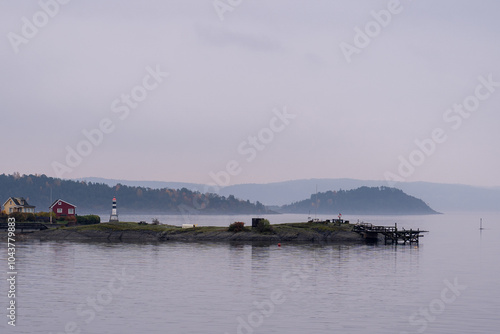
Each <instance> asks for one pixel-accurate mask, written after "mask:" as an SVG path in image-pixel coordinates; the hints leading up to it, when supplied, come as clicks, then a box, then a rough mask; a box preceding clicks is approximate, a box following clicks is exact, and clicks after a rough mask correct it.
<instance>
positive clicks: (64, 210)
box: [49, 199, 76, 217]
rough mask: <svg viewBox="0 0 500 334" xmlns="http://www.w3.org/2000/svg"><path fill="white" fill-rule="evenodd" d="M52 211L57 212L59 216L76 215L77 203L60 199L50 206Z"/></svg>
mask: <svg viewBox="0 0 500 334" xmlns="http://www.w3.org/2000/svg"><path fill="white" fill-rule="evenodd" d="M49 209H50V212H53V213H55V214H56V216H57V217H61V216H66V217H68V216H69V217H71V216H73V217H74V216H75V215H76V205H73V204H71V203H68V202H66V201H63V200H62V199H58V200H57V201H55V202H54V203H52V205H51V206H50V207H49Z"/></svg>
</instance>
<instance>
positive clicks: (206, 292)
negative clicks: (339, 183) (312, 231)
mask: <svg viewBox="0 0 500 334" xmlns="http://www.w3.org/2000/svg"><path fill="white" fill-rule="evenodd" d="M205 218H206V221H207V222H210V223H207V224H206V225H215V224H213V221H212V220H213V219H215V218H214V217H205ZM240 218H242V217H237V218H235V217H231V216H224V217H222V218H221V217H219V219H223V220H224V221H225V220H232V221H234V220H239V219H240ZM268 218H270V220H271V221H272V222H274V223H278V222H283V221H287V220H288V221H297V220H303V218H304V217H302V216H292V215H287V216H270V217H268ZM345 218H347V219H350V220H351V222H352V221H356V220H357V219H360V220H364V221H368V222H372V223H374V224H380V225H392V224H394V223H395V222H397V223H398V227H400V228H401V227H406V228H410V227H412V228H420V229H424V230H428V231H429V233H427V234H426V235H425V237H424V238H423V239H421V242H420V245H419V246H416V245H411V246H410V245H406V246H403V245H399V246H390V245H387V246H385V245H383V244H378V245H365V244H334V245H332V244H329V245H317V244H316V245H314V244H304V245H297V244H287V243H283V244H282V245H281V247H278V246H277V245H276V244H272V245H262V244H260V245H259V244H253V245H252V244H235V243H225V242H221V243H208V242H204V243H181V242H175V243H169V242H165V243H103V242H60V241H59V242H54V241H45V242H39V241H27V242H24V243H21V242H18V243H17V245H16V246H17V249H16V256H17V262H18V267H19V270H18V282H17V290H18V294H17V301H18V318H17V324H16V327H15V328H13V327H11V326H9V325H7V318H6V317H5V315H6V314H7V311H6V305H7V298H6V293H7V290H8V289H7V284H6V283H5V282H6V280H5V279H4V280H2V284H1V285H0V289H1V295H2V300H3V302H2V305H4V307H3V310H4V311H3V313H4V314H5V315H3V317H2V318H3V319H4V320H2V322H1V323H0V331H1V333H54V334H55V333H134V334H135V333H175V334H181V333H222V334H223V333H311V334H312V333H422V332H425V333H498V331H499V328H500V287H499V286H498V283H499V277H500V266H499V265H498V264H499V259H498V258H499V256H500V240H499V236H500V234H499V231H500V214H498V213H496V214H486V213H481V214H479V213H477V214H443V215H431V216H373V217H368V216H363V217H361V216H359V217H358V216H352V217H345ZM480 218H482V219H483V227H484V228H485V229H484V230H483V231H480V230H479V219H480ZM178 219H181V220H182V218H181V217H179V218H178ZM196 219H198V220H199V221H197V223H200V224H201V223H203V217H197V218H196ZM160 220H175V218H173V217H161V218H160ZM247 222H248V220H247ZM169 223H172V221H169ZM177 223H178V224H180V223H182V221H179V222H177ZM223 225H227V224H226V223H225V222H224V224H223ZM6 253H7V252H6V247H2V252H1V255H2V260H1V261H2V262H3V263H4V265H3V266H2V267H4V268H6V263H7V259H6V258H7V256H6ZM4 271H5V272H6V270H4Z"/></svg>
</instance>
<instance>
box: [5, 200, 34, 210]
mask: <svg viewBox="0 0 500 334" xmlns="http://www.w3.org/2000/svg"><path fill="white" fill-rule="evenodd" d="M3 208H4V209H3V212H5V213H7V214H9V213H13V212H25V213H35V207H34V206H33V205H29V204H28V202H26V200H25V199H24V198H23V197H10V198H9V199H8V200H7V201H5V203H4V204H3Z"/></svg>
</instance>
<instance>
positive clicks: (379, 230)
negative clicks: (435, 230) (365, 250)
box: [352, 223, 428, 245]
mask: <svg viewBox="0 0 500 334" xmlns="http://www.w3.org/2000/svg"><path fill="white" fill-rule="evenodd" d="M352 230H353V231H354V232H357V233H359V234H361V235H362V236H363V237H364V238H365V239H366V240H367V241H370V240H372V241H377V240H378V237H379V234H381V235H383V236H384V244H386V245H387V244H396V245H397V244H398V243H403V244H407V243H408V244H418V241H419V239H420V238H422V237H423V235H422V234H421V233H425V232H428V231H422V230H420V229H417V230H413V229H410V230H406V229H404V228H403V229H401V230H398V225H397V224H394V226H377V225H372V224H370V223H358V224H356V225H354V227H353V229H352Z"/></svg>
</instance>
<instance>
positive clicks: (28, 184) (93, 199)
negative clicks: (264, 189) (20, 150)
mask: <svg viewBox="0 0 500 334" xmlns="http://www.w3.org/2000/svg"><path fill="white" fill-rule="evenodd" d="M51 190H52V200H54V201H55V200H56V199H58V198H61V199H64V200H65V201H68V202H70V203H72V204H74V205H76V206H77V212H78V213H80V214H87V213H99V212H106V211H111V203H112V199H113V197H114V196H116V197H117V200H118V210H119V213H120V212H121V213H139V212H148V213H152V214H156V213H170V214H184V213H189V214H264V213H269V210H267V209H266V208H265V207H264V205H262V204H261V203H259V202H256V203H251V202H250V201H248V200H241V199H237V198H236V197H234V196H232V195H230V196H228V197H225V196H222V195H217V194H201V193H200V192H196V191H192V190H189V189H187V188H182V189H170V188H163V189H152V188H146V187H139V186H127V185H122V184H117V185H115V186H113V187H110V186H109V185H107V184H104V183H94V182H86V181H72V180H61V179H56V178H51V177H47V176H45V175H19V174H14V175H5V174H2V175H0V202H1V204H3V203H4V201H6V200H7V199H8V198H9V197H11V196H12V197H24V198H26V200H27V201H28V203H29V204H31V205H35V206H36V211H37V212H40V211H48V210H49V209H48V208H49V206H50V205H51V204H52V203H51V200H50V197H51Z"/></svg>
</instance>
